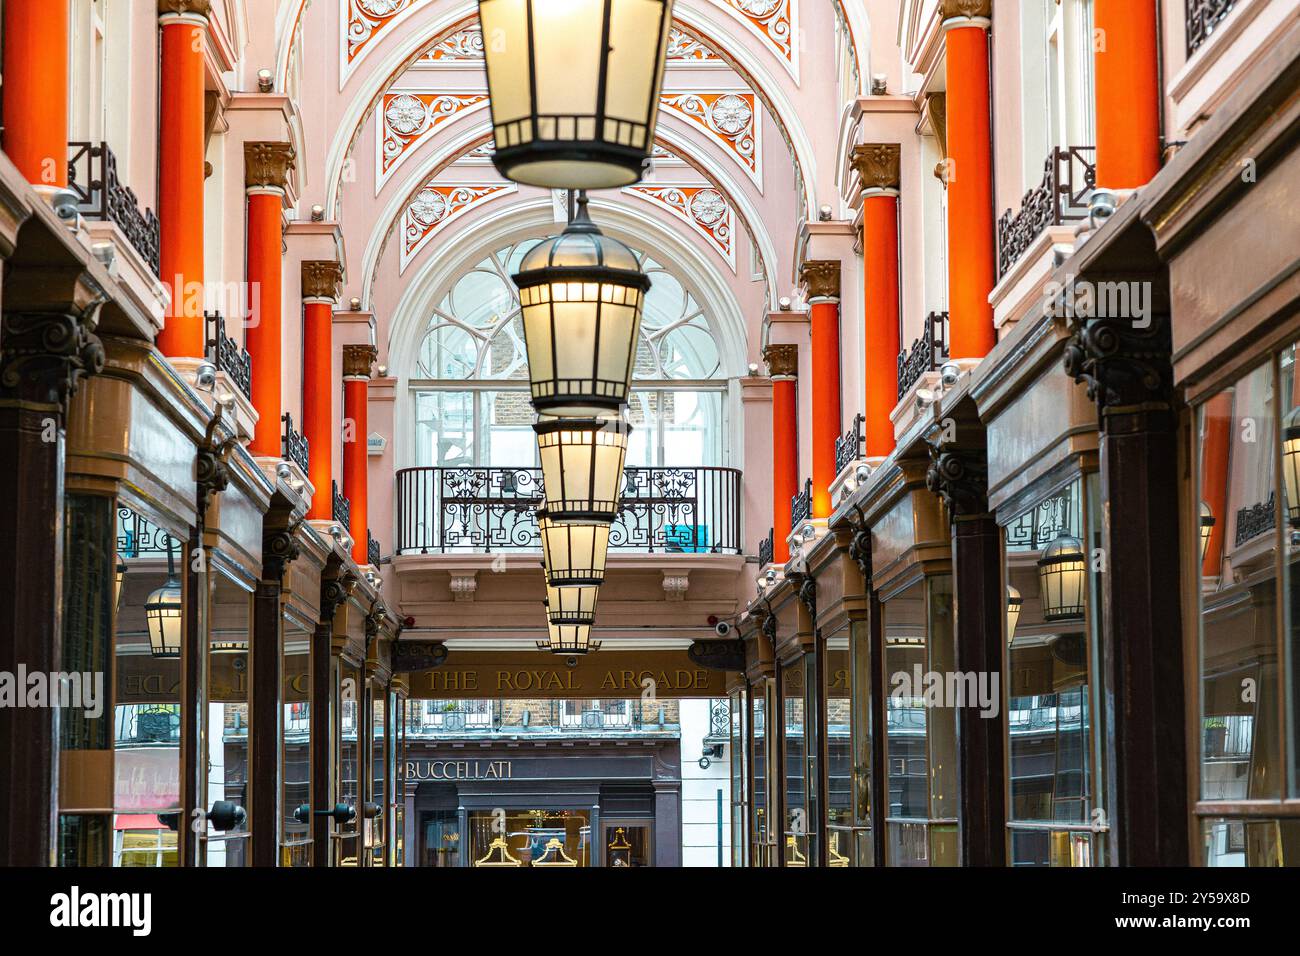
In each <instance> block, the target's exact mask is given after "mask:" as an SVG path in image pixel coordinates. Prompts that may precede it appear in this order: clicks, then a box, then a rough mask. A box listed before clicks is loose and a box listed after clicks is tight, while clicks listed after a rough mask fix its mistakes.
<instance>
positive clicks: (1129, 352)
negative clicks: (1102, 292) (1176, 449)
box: [1065, 313, 1173, 417]
mask: <svg viewBox="0 0 1300 956" xmlns="http://www.w3.org/2000/svg"><path fill="white" fill-rule="evenodd" d="M1069 321H1070V325H1069V328H1070V331H1071V333H1072V334H1071V336H1070V339H1069V341H1068V342H1067V343H1066V346H1065V374H1067V375H1069V376H1070V377H1071V378H1072V379H1074V381H1075V382H1083V383H1086V384H1087V386H1088V397H1089V398H1090V399H1092V400H1093V401H1095V402H1096V403H1097V408H1098V411H1099V412H1100V413H1101V414H1102V416H1103V417H1104V416H1106V415H1109V414H1116V413H1122V412H1126V411H1129V412H1132V411H1163V410H1168V409H1169V408H1170V407H1171V405H1170V397H1171V394H1172V391H1173V385H1172V377H1173V371H1172V368H1171V366H1170V354H1171V352H1172V350H1173V347H1172V344H1171V342H1172V337H1171V332H1170V325H1169V317H1168V316H1167V315H1162V314H1160V313H1153V314H1152V315H1151V317H1150V319H1149V321H1148V322H1147V324H1146V325H1145V326H1143V327H1141V328H1139V327H1138V326H1137V325H1136V324H1135V323H1134V322H1133V321H1132V320H1131V319H1109V318H1091V317H1081V316H1075V317H1073V318H1071V319H1070V320H1069Z"/></svg>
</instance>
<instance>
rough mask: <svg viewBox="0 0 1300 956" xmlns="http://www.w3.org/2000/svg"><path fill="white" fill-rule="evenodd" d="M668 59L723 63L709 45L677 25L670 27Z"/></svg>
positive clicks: (673, 61)
mask: <svg viewBox="0 0 1300 956" xmlns="http://www.w3.org/2000/svg"><path fill="white" fill-rule="evenodd" d="M668 61H669V62H670V63H683V62H685V63H721V62H722V57H720V56H718V55H717V54H716V53H714V52H713V50H711V49H710V48H709V47H707V46H705V45H704V44H703V43H701V42H700V41H699V40H697V39H696V38H695V37H693V36H691V35H690V34H689V33H686V32H685V31H683V30H679V29H678V28H677V27H669V28H668Z"/></svg>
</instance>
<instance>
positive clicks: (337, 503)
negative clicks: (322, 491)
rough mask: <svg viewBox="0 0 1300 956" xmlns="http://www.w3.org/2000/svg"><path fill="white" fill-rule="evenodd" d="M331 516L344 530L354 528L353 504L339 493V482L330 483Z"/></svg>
mask: <svg viewBox="0 0 1300 956" xmlns="http://www.w3.org/2000/svg"><path fill="white" fill-rule="evenodd" d="M330 514H331V515H333V517H334V520H335V521H337V522H338V523H339V524H341V525H343V527H344V528H350V527H352V502H351V501H349V500H348V498H347V495H345V494H343V492H341V491H339V483H338V482H337V481H331V482H330Z"/></svg>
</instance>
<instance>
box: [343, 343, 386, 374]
mask: <svg viewBox="0 0 1300 956" xmlns="http://www.w3.org/2000/svg"><path fill="white" fill-rule="evenodd" d="M377 358H379V350H378V349H376V348H375V347H374V346H373V345H345V346H343V377H344V378H369V377H370V368H371V366H373V365H374V364H375V359H377Z"/></svg>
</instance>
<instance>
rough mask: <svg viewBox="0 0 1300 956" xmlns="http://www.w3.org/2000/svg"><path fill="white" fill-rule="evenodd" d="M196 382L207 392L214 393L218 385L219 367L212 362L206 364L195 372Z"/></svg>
mask: <svg viewBox="0 0 1300 956" xmlns="http://www.w3.org/2000/svg"><path fill="white" fill-rule="evenodd" d="M194 382H195V384H196V385H198V387H199V388H201V389H203V390H204V391H205V392H210V391H212V387H213V386H214V385H216V384H217V367H216V366H215V365H213V364H212V363H211V362H204V363H203V364H201V365H200V366H199V367H198V368H197V369H196V370H195V372H194Z"/></svg>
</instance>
